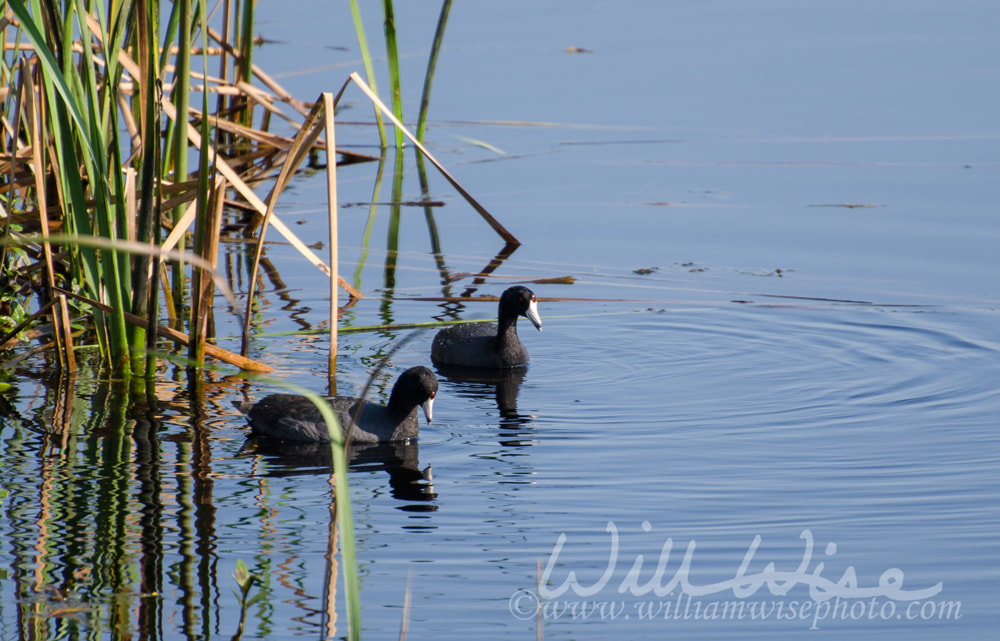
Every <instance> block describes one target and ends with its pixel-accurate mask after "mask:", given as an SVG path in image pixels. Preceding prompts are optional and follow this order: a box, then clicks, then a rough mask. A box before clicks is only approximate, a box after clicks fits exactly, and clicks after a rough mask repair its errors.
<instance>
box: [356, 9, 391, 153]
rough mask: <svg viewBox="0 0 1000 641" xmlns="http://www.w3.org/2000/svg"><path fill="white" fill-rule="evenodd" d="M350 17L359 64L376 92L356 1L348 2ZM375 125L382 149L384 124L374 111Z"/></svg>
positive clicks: (377, 111)
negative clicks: (356, 40)
mask: <svg viewBox="0 0 1000 641" xmlns="http://www.w3.org/2000/svg"><path fill="white" fill-rule="evenodd" d="M350 3H351V16H352V17H353V18H354V31H355V33H356V34H357V35H358V48H359V49H360V50H361V62H362V63H363V64H364V67H365V77H366V78H367V79H368V84H369V86H371V88H372V91H376V92H377V91H378V87H377V86H376V84H375V67H374V66H373V65H372V57H371V54H370V53H369V51H368V40H367V38H365V27H364V25H363V24H362V23H361V11H360V10H359V9H358V3H357V0H350ZM375 124H376V125H377V126H378V137H379V140H380V141H381V144H382V147H385V124H384V123H383V122H382V114H381V112H379V110H378V109H377V108H376V109H375Z"/></svg>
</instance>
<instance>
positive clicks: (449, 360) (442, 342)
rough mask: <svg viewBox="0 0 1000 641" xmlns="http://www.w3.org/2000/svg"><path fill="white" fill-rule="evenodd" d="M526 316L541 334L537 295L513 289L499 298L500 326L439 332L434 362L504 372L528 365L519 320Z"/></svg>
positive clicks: (479, 325)
mask: <svg viewBox="0 0 1000 641" xmlns="http://www.w3.org/2000/svg"><path fill="white" fill-rule="evenodd" d="M518 316H524V317H525V318H527V319H528V320H529V321H531V324H532V325H534V326H535V327H536V328H537V329H538V330H539V331H541V329H542V319H541V318H539V316H538V307H537V301H536V299H535V294H534V293H533V292H532V291H531V290H530V289H528V288H527V287H521V286H516V287H511V288H509V289H508V290H507V291H505V292H504V293H503V295H502V296H500V304H499V309H498V314H497V320H498V323H497V324H494V323H464V324H462V325H455V326H452V327H446V328H445V329H442V330H441V331H440V332H438V334H437V336H435V337H434V343H433V344H432V345H431V360H433V361H434V362H435V363H436V364H438V365H457V366H461V367H484V368H492V369H504V368H508V367H520V366H521V365H527V364H528V350H527V349H525V347H524V345H523V344H522V343H521V340H520V339H519V338H518V337H517V317H518Z"/></svg>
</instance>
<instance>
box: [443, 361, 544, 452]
mask: <svg viewBox="0 0 1000 641" xmlns="http://www.w3.org/2000/svg"><path fill="white" fill-rule="evenodd" d="M435 369H436V370H437V373H438V375H439V376H440V377H441V378H443V379H444V380H445V381H448V382H450V383H454V384H455V385H456V386H457V388H458V392H459V394H461V395H463V396H470V397H472V398H479V399H482V400H485V401H489V400H490V399H492V400H493V401H495V402H496V405H497V411H499V413H500V422H499V427H500V438H501V441H500V444H501V445H509V446H515V447H518V446H526V445H532V444H533V443H532V441H533V440H534V438H535V430H534V427H533V424H534V420H535V419H534V417H533V416H531V415H530V414H522V413H520V412H519V411H518V409H517V397H518V394H519V393H520V391H521V384H522V383H523V382H524V379H525V378H526V377H527V375H528V368H527V367H513V368H510V369H489V368H481V367H458V366H454V365H440V364H438V365H435Z"/></svg>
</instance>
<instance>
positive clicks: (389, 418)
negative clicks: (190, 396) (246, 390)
mask: <svg viewBox="0 0 1000 641" xmlns="http://www.w3.org/2000/svg"><path fill="white" fill-rule="evenodd" d="M437 388H438V384H437V378H436V377H435V376H434V373H433V372H432V371H430V370H429V369H427V368H426V367H411V368H410V369H408V370H406V371H405V372H403V373H402V374H400V376H399V379H397V380H396V384H395V385H394V386H393V388H392V394H390V396H389V402H388V404H387V405H379V404H378V403H371V402H368V401H363V400H361V399H357V398H351V397H348V396H334V397H327V398H326V399H325V400H326V402H327V403H329V404H330V407H331V408H333V410H334V412H335V413H336V414H337V419H338V420H339V421H340V426H341V429H342V430H343V431H344V433H345V434H347V433H348V430H350V439H351V440H352V441H354V442H357V443H378V442H388V441H402V440H406V439H415V438H417V435H418V433H419V430H420V425H419V422H418V420H417V407H418V406H420V407H423V409H424V416H425V417H426V418H427V422H428V423H430V422H431V418H432V412H431V407H432V405H433V402H434V397H435V395H436V394H437ZM236 405H237V407H238V408H239V410H240V411H241V412H243V413H244V414H246V415H247V418H248V419H249V421H250V430H251V432H253V434H254V435H255V436H262V437H266V438H272V439H280V440H285V441H300V442H302V441H312V442H329V440H330V434H329V432H328V431H327V429H326V422H325V421H324V420H323V415H322V414H321V413H320V411H319V410H318V409H317V408H316V406H315V405H313V403H312V402H311V401H310V400H309V399H307V398H306V397H304V396H298V395H296V394H272V395H270V396H267V397H265V398H263V399H262V400H260V401H258V402H257V403H249V402H244V403H237V404H236Z"/></svg>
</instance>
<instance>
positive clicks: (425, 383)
mask: <svg viewBox="0 0 1000 641" xmlns="http://www.w3.org/2000/svg"><path fill="white" fill-rule="evenodd" d="M437 391H438V381H437V377H436V376H434V372H432V371H430V370H429V369H427V368H426V367H423V366H422V365H418V366H417V367H411V368H410V369H408V370H406V371H405V372H403V373H402V374H400V375H399V378H398V379H396V384H395V385H393V387H392V394H390V395H389V404H390V405H396V406H397V407H399V408H401V409H403V410H404V411H406V412H409V411H410V410H412V409H413V408H415V407H416V406H417V405H419V406H420V407H422V408H423V410H424V418H426V419H427V422H428V423H430V422H431V418H432V416H433V413H432V411H431V408H432V406H433V405H434V397H435V396H437Z"/></svg>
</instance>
